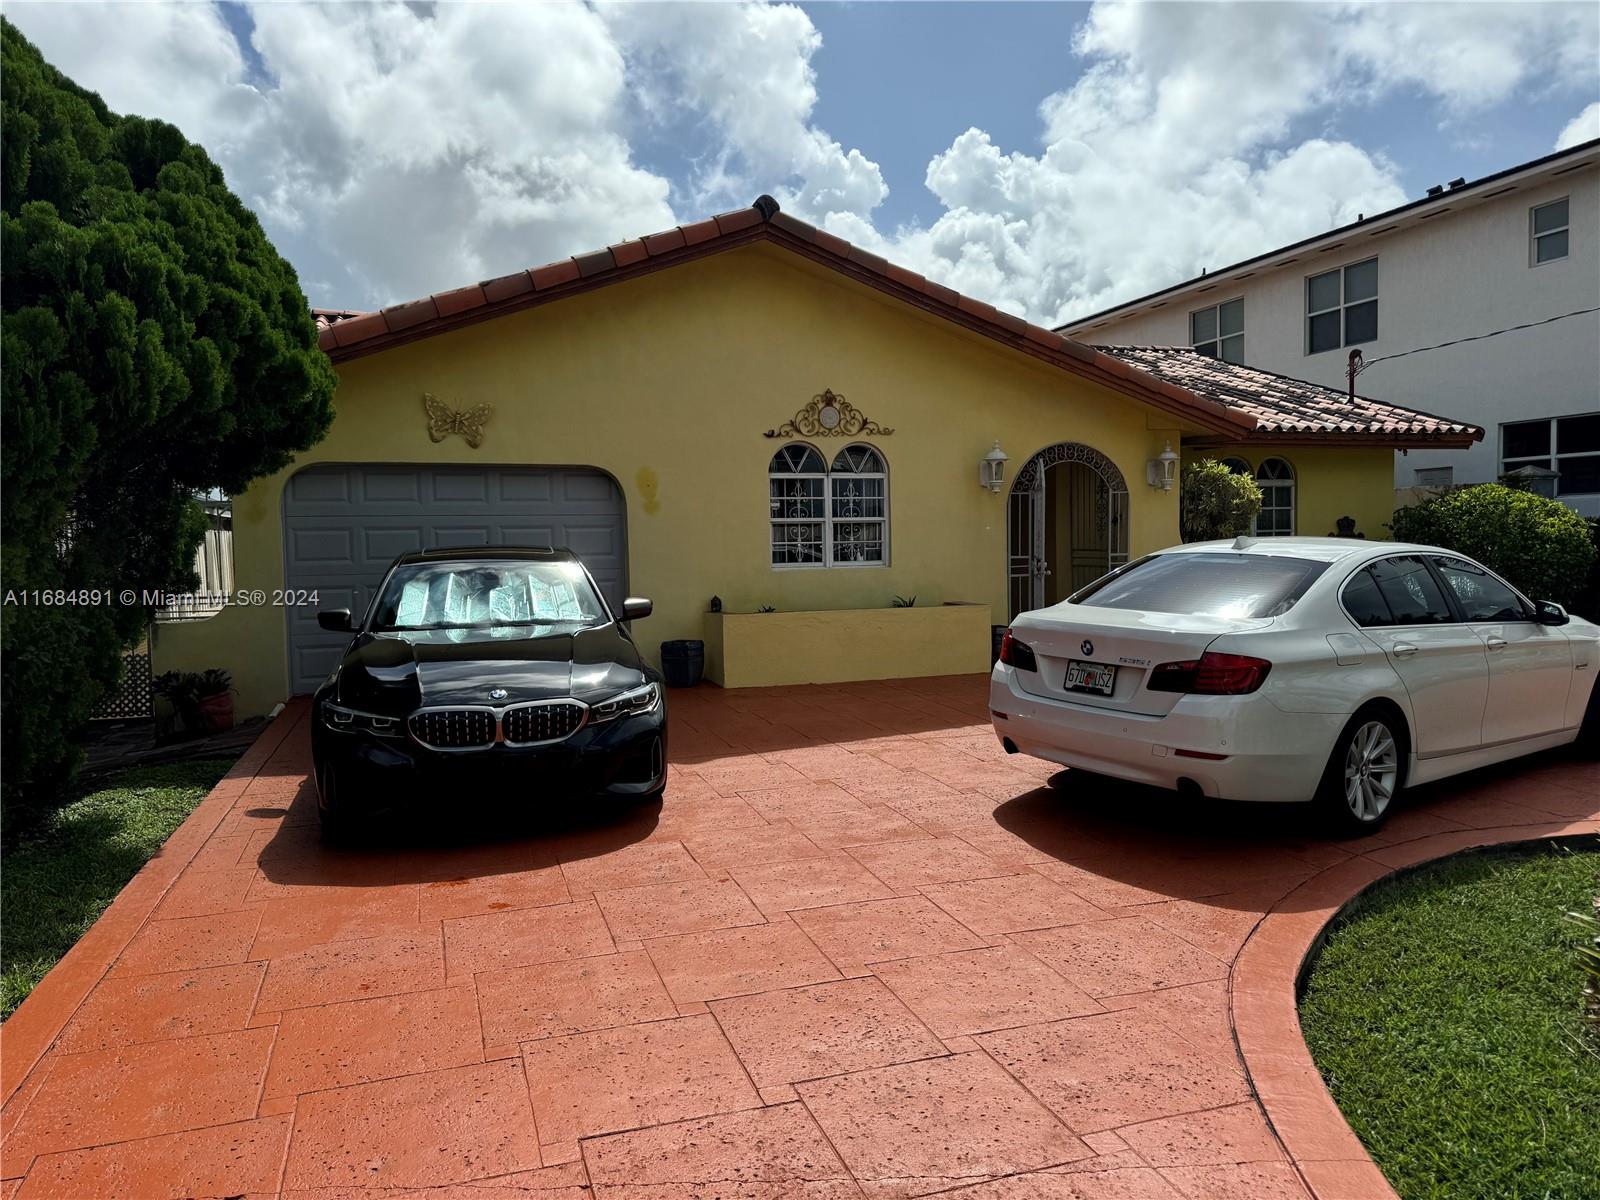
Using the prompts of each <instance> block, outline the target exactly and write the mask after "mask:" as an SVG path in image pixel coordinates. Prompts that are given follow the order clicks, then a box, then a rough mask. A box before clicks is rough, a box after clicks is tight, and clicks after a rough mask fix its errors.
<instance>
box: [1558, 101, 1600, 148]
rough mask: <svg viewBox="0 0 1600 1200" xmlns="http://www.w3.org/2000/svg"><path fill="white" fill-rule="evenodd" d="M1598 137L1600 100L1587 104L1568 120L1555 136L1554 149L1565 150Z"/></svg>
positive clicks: (1599, 130)
mask: <svg viewBox="0 0 1600 1200" xmlns="http://www.w3.org/2000/svg"><path fill="white" fill-rule="evenodd" d="M1595 138H1600V102H1596V103H1594V104H1591V105H1589V107H1588V108H1586V109H1584V110H1583V111H1582V112H1581V113H1579V114H1578V115H1577V116H1575V117H1573V118H1572V120H1570V121H1568V122H1567V123H1566V125H1565V127H1563V128H1562V130H1561V135H1560V136H1559V137H1557V138H1556V147H1555V148H1556V149H1557V150H1566V149H1569V148H1571V147H1573V146H1577V145H1581V144H1582V143H1584V142H1592V141H1594V139H1595Z"/></svg>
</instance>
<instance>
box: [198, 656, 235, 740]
mask: <svg viewBox="0 0 1600 1200" xmlns="http://www.w3.org/2000/svg"><path fill="white" fill-rule="evenodd" d="M195 697H196V706H197V707H198V708H199V711H200V717H201V719H202V721H203V722H204V725H205V728H206V730H207V731H209V732H211V733H221V732H222V731H223V730H225V729H232V728H233V677H232V676H231V675H229V674H228V673H227V672H226V671H223V670H220V669H218V668H216V667H212V668H211V669H210V670H209V671H204V672H202V673H201V674H200V676H199V677H198V678H197V679H196V681H195Z"/></svg>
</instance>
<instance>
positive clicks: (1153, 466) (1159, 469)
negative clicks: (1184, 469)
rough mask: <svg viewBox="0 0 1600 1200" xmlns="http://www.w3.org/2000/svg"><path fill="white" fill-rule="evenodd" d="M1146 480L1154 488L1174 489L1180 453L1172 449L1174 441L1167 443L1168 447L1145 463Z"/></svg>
mask: <svg viewBox="0 0 1600 1200" xmlns="http://www.w3.org/2000/svg"><path fill="white" fill-rule="evenodd" d="M1144 474H1145V479H1146V481H1147V482H1148V483H1149V484H1150V486H1151V487H1153V488H1160V489H1161V490H1162V491H1163V492H1170V491H1171V490H1172V481H1173V480H1174V479H1175V478H1176V477H1177V474H1178V455H1177V453H1176V452H1175V451H1174V450H1173V449H1172V443H1171V442H1168V443H1167V448H1166V449H1165V450H1163V451H1162V452H1161V453H1160V454H1158V455H1157V456H1156V457H1155V458H1152V459H1151V460H1150V461H1149V462H1147V463H1145V465H1144Z"/></svg>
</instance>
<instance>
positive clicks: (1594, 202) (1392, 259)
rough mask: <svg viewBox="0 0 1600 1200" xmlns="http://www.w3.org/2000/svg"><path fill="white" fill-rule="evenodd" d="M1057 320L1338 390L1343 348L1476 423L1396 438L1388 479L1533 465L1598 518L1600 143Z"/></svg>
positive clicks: (1386, 391) (1098, 334)
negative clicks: (1439, 438)
mask: <svg viewBox="0 0 1600 1200" xmlns="http://www.w3.org/2000/svg"><path fill="white" fill-rule="evenodd" d="M1569 314H1576V315H1569ZM1534 322H1542V323H1541V324H1536V325H1534V324H1533V323H1534ZM1525 325H1532V326H1533V327H1531V328H1524V329H1517V328H1514V327H1516V326H1525ZM1060 332H1062V333H1064V334H1067V335H1068V336H1070V337H1073V338H1076V339H1077V340H1079V341H1083V342H1089V343H1092V344H1114V345H1124V346H1136V345H1166V346H1171V345H1181V346H1194V347H1195V348H1197V349H1199V350H1200V351H1202V352H1203V353H1207V354H1214V355H1217V356H1219V357H1221V358H1225V359H1230V360H1233V361H1236V362H1243V363H1245V364H1247V365H1249V366H1252V367H1258V368H1261V369H1264V370H1267V371H1273V372H1277V373H1279V374H1282V375H1288V376H1292V377H1294V378H1297V379H1304V380H1308V381H1310V382H1313V383H1319V384H1322V385H1324V386H1326V387H1333V388H1338V389H1339V390H1341V391H1343V390H1345V388H1346V386H1347V378H1346V371H1347V368H1348V362H1349V356H1350V352H1351V351H1352V350H1360V352H1361V355H1362V358H1363V360H1364V361H1365V363H1366V364H1367V366H1366V367H1365V369H1364V370H1363V371H1362V372H1361V374H1360V375H1358V377H1357V379H1356V385H1355V390H1356V392H1357V393H1358V394H1364V395H1368V396H1372V397H1375V398H1378V399H1382V400H1384V401H1389V402H1394V403H1399V404H1404V405H1406V406H1408V407H1413V408H1419V409H1423V410H1426V411H1429V412H1436V413H1442V414H1444V415H1446V416H1449V417H1451V418H1454V419H1457V420H1461V421H1468V422H1471V423H1473V424H1476V425H1481V426H1482V427H1483V428H1484V430H1485V436H1484V439H1483V441H1482V442H1480V443H1478V444H1476V445H1474V446H1472V447H1471V448H1470V449H1466V450H1413V451H1411V452H1410V453H1409V454H1401V453H1397V454H1396V456H1395V485H1396V487H1399V488H1411V487H1417V486H1423V487H1434V486H1444V485H1447V484H1451V483H1455V484H1462V483H1482V482H1487V481H1489V480H1493V479H1495V478H1497V477H1498V476H1499V475H1501V474H1502V473H1504V472H1506V471H1509V470H1514V469H1516V468H1518V467H1522V466H1528V465H1534V466H1540V467H1546V468H1549V469H1551V470H1555V471H1558V472H1560V478H1559V479H1558V480H1556V481H1555V487H1556V492H1557V494H1558V495H1559V496H1560V498H1561V499H1562V500H1564V501H1566V502H1567V503H1569V504H1571V505H1572V507H1573V508H1575V509H1577V510H1578V511H1579V512H1581V513H1584V514H1585V515H1588V516H1600V141H1592V142H1585V143H1584V144H1582V145H1579V146H1574V147H1572V148H1571V149H1569V150H1564V151H1562V152H1560V153H1557V154H1552V155H1550V156H1548V157H1546V158H1541V159H1537V160H1535V161H1533V162H1529V163H1523V164H1522V165H1521V166H1517V167H1512V168H1511V169H1509V170H1506V171H1501V172H1499V173H1498V174H1494V175H1490V176H1488V177H1486V178H1484V179H1479V180H1477V181H1475V182H1472V183H1468V182H1466V181H1465V180H1459V179H1458V180H1455V181H1453V182H1452V183H1451V184H1449V185H1446V186H1444V187H1442V188H1430V189H1429V194H1428V195H1427V196H1426V197H1424V198H1423V199H1421V200H1417V201H1415V202H1413V203H1410V204H1406V205H1403V206H1401V207H1400V208H1396V209H1393V210H1391V211H1389V212H1386V213H1379V214H1377V215H1375V216H1369V217H1365V218H1363V219H1362V220H1359V221H1357V222H1355V223H1354V224H1353V225H1346V226H1343V227H1342V228H1339V229H1334V230H1332V231H1330V232H1328V233H1325V234H1322V235H1320V236H1318V237H1314V238H1309V239H1307V240H1305V241H1302V242H1296V243H1295V244H1294V245H1292V246H1284V247H1282V248H1281V249H1278V250H1273V251H1271V252H1270V253H1267V254H1262V255H1259V256H1257V257H1255V258H1252V259H1249V260H1248V261H1245V262H1241V263H1235V264H1233V265H1232V266H1228V267H1224V268H1222V269H1221V270H1214V271H1208V272H1206V273H1205V274H1204V275H1202V276H1200V277H1199V278H1197V279H1190V280H1188V281H1186V282H1184V283H1180V284H1177V285H1176V286H1174V287H1170V288H1167V289H1166V290H1164V291H1160V292H1156V293H1154V294H1152V295H1149V296H1143V297H1141V298H1139V299H1137V300H1130V301H1129V302H1128V303H1126V304H1122V305H1119V306H1117V307H1116V308H1112V309H1107V310H1106V311H1104V312H1099V313H1095V314H1094V315H1092V316H1087V317H1083V318H1081V319H1079V320H1076V321H1073V322H1071V323H1069V324H1067V325H1064V326H1062V327H1061V330H1060ZM1485 335H1494V336H1485ZM1462 339H1474V340H1471V341H1467V340H1462ZM1446 342H1454V343H1457V344H1454V345H1448V346H1440V343H1446ZM1436 346H1439V347H1440V348H1437V349H1427V348H1428V347H1436ZM1288 465H1289V466H1290V468H1292V466H1293V463H1292V461H1291V462H1289V463H1288ZM1273 469H1274V470H1279V471H1281V470H1282V464H1281V463H1278V464H1275V465H1274V468H1273ZM1301 532H1304V533H1318V534H1320V533H1322V532H1324V531H1323V530H1320V529H1317V530H1302V531H1301Z"/></svg>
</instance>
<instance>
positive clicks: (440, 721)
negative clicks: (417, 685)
mask: <svg viewBox="0 0 1600 1200" xmlns="http://www.w3.org/2000/svg"><path fill="white" fill-rule="evenodd" d="M495 724H496V722H495V717H494V713H493V712H491V711H490V710H489V709H487V708H432V709H428V710H426V711H424V712H419V713H412V714H411V736H412V737H414V738H416V739H417V741H419V742H421V743H422V744H423V745H424V746H427V747H429V748H430V749H433V750H481V749H483V748H484V747H486V746H492V745H494V742H495Z"/></svg>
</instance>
